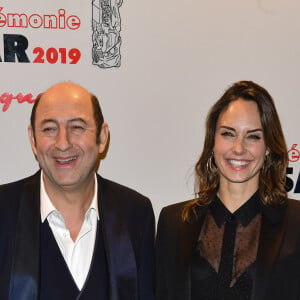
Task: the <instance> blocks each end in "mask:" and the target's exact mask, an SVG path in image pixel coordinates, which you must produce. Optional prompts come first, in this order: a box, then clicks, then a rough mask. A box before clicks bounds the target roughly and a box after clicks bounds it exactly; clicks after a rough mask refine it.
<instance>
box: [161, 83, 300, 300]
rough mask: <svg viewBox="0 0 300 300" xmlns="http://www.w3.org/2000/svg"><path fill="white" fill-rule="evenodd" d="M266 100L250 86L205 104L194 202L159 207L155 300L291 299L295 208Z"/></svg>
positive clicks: (298, 227) (281, 143)
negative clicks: (206, 107)
mask: <svg viewBox="0 0 300 300" xmlns="http://www.w3.org/2000/svg"><path fill="white" fill-rule="evenodd" d="M287 163H288V158H287V148H286V144H285V140H284V136H283V133H282V129H281V125H280V121H279V118H278V114H277V112H276V108H275V106H274V103H273V100H272V98H271V96H270V95H269V93H268V92H267V91H266V90H265V89H264V88H262V87H261V86H259V85H257V84H255V83H253V82H251V81H241V82H237V83H235V84H233V85H232V86H231V87H230V88H229V89H228V90H227V91H226V92H225V94H224V95H223V96H222V97H221V98H220V99H219V100H218V101H217V102H216V103H215V104H214V106H213V107H212V109H211V111H210V113H209V115H208V117H207V122H206V135H205V142H204V149H203V152H202V154H201V156H200V159H199V161H198V162H197V164H196V176H197V181H198V187H197V188H198V189H199V191H198V193H197V199H195V200H191V201H187V202H183V203H179V204H174V205H171V206H169V207H165V208H164V209H163V210H162V212H161V214H160V218H159V222H158V234H157V299H159V300H176V299H178V300H196V299H197V300H202V299H203V300H204V299H205V300H208V299H211V300H213V299H214V300H221V299H226V300H235V299H242V300H247V299H254V300H260V299H270V300H271V299H272V300H274V299H280V300H283V299H289V300H290V299H300V284H299V279H300V202H299V203H298V202H297V201H294V200H289V199H287V194H286V191H285V188H284V185H285V170H286V167H287Z"/></svg>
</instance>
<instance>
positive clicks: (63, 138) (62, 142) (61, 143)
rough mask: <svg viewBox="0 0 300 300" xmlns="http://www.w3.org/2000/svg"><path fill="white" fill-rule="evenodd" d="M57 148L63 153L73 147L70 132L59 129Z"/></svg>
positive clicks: (62, 128)
mask: <svg viewBox="0 0 300 300" xmlns="http://www.w3.org/2000/svg"><path fill="white" fill-rule="evenodd" d="M55 147H56V148H57V149H59V150H61V151H66V150H68V149H69V148H71V147H72V144H71V142H70V137H69V133H68V130H67V129H66V128H64V127H61V128H59V131H58V134H57V136H56V142H55Z"/></svg>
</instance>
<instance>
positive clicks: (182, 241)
mask: <svg viewBox="0 0 300 300" xmlns="http://www.w3.org/2000/svg"><path fill="white" fill-rule="evenodd" d="M205 212H206V209H198V211H197V216H198V218H197V219H196V218H195V219H194V220H192V221H191V222H180V225H179V230H178V239H177V247H176V249H177V251H178V252H177V253H176V255H177V258H176V261H177V264H178V265H177V268H176V270H177V274H176V286H175V294H174V299H185V300H190V299H191V272H190V270H191V259H192V256H193V254H194V253H195V249H196V245H197V240H198V236H199V233H200V230H201V226H202V223H203V219H204V215H205Z"/></svg>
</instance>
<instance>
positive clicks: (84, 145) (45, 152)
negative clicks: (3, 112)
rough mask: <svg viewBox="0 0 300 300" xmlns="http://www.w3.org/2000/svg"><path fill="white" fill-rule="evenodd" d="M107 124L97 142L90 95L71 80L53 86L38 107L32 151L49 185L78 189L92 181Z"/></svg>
mask: <svg viewBox="0 0 300 300" xmlns="http://www.w3.org/2000/svg"><path fill="white" fill-rule="evenodd" d="M107 130H108V129H107V124H106V123H104V124H103V126H102V131H101V134H100V143H99V144H96V132H97V128H96V124H95V120H94V115H93V107H92V103H91V96H90V94H89V93H88V92H87V91H86V90H85V89H83V88H82V87H80V86H78V85H75V84H72V83H61V84H58V85H55V86H54V87H52V88H50V89H49V90H48V91H47V92H45V94H44V95H43V96H42V98H41V99H40V102H39V104H38V106H37V110H36V119H35V139H34V135H33V129H32V128H31V127H30V126H29V129H28V131H29V136H30V142H31V146H32V150H33V152H34V154H35V155H36V158H37V160H38V162H39V165H40V167H41V169H42V170H43V172H44V181H45V185H46V188H47V187H48V188H54V189H68V190H76V189H81V188H84V187H87V186H88V185H89V184H90V183H91V182H93V177H94V172H95V166H96V164H97V159H98V154H99V153H101V152H102V151H103V150H104V149H105V145H106V140H107Z"/></svg>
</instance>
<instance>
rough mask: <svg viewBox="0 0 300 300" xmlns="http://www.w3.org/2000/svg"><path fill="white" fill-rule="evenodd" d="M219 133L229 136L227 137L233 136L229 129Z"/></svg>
mask: <svg viewBox="0 0 300 300" xmlns="http://www.w3.org/2000/svg"><path fill="white" fill-rule="evenodd" d="M221 135H222V136H229V137H233V136H234V134H233V133H232V132H230V131H224V132H222V133H221Z"/></svg>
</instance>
